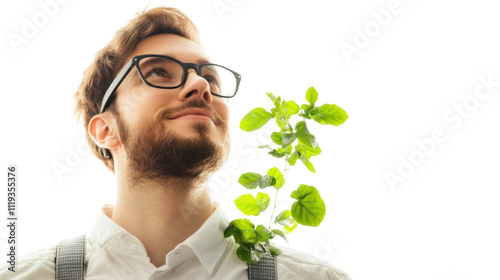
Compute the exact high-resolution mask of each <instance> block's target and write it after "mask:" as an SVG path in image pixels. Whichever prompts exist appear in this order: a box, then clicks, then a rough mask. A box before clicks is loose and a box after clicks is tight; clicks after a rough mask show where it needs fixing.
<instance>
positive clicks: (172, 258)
mask: <svg viewBox="0 0 500 280" xmlns="http://www.w3.org/2000/svg"><path fill="white" fill-rule="evenodd" d="M214 208H215V211H214V213H213V214H212V215H211V216H210V217H209V218H208V219H207V220H206V221H205V223H203V225H202V226H201V227H200V228H199V229H198V230H197V231H196V232H195V233H194V234H193V235H191V236H190V237H188V239H186V240H185V241H184V242H182V243H180V244H179V245H177V246H176V247H175V249H174V250H172V251H171V252H170V253H168V254H167V256H166V263H167V265H168V266H169V267H173V266H176V265H178V264H180V263H181V262H183V261H185V260H187V259H188V258H190V257H192V254H186V253H184V252H186V251H191V252H192V253H193V254H194V255H195V256H196V257H197V258H198V260H199V261H200V263H201V265H202V266H203V268H204V269H205V270H206V271H207V272H208V273H209V274H210V275H213V274H214V272H215V270H216V269H217V267H218V263H219V262H220V259H221V258H222V257H223V255H224V253H225V251H226V248H227V246H228V243H229V240H228V239H227V238H224V236H223V232H224V230H225V228H226V227H227V225H228V224H229V219H228V217H227V215H226V213H225V211H224V209H223V208H222V207H221V206H220V205H219V204H218V203H214ZM112 212H113V206H112V205H110V204H106V205H104V206H103V207H102V209H101V211H100V213H99V215H98V216H97V219H96V220H95V222H94V225H93V226H92V227H91V229H90V231H89V232H88V234H87V237H88V239H89V241H90V244H89V245H90V247H91V248H93V247H95V246H96V247H97V248H95V249H98V248H99V249H105V250H109V251H114V252H117V253H120V254H126V255H131V256H134V257H135V258H137V257H138V256H144V257H145V258H146V259H147V261H148V262H149V257H148V256H147V252H146V249H145V248H144V246H143V245H142V243H141V241H140V240H139V239H138V238H137V237H135V236H134V235H132V234H131V233H129V232H128V231H127V230H125V229H124V228H122V227H121V226H119V225H118V224H116V223H115V222H114V221H113V220H111V218H110V217H111V213H112ZM186 249H189V250H186ZM181 253H182V255H184V256H185V258H179V257H178V255H179V254H181ZM189 255H191V256H189Z"/></svg>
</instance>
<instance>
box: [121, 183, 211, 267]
mask: <svg viewBox="0 0 500 280" xmlns="http://www.w3.org/2000/svg"><path fill="white" fill-rule="evenodd" d="M116 175H117V177H118V194H117V200H116V203H115V206H114V209H113V214H112V217H111V219H112V220H113V221H114V222H116V223H117V224H118V225H120V226H121V227H123V228H124V229H126V230H127V231H128V232H130V233H131V234H132V235H134V236H135V237H137V238H138V239H139V240H140V241H141V242H142V244H143V245H144V247H145V248H146V251H147V253H148V256H149V257H150V259H151V263H152V264H154V265H155V266H156V267H160V266H162V265H164V264H165V257H166V255H167V254H168V253H169V252H170V251H172V250H173V249H174V248H175V246H177V245H178V244H180V243H181V242H183V241H184V240H186V239H187V238H188V237H189V236H191V235H192V234H194V233H195V232H196V231H197V230H198V229H199V228H200V227H201V225H202V224H203V223H204V222H205V221H206V220H207V219H208V218H209V217H210V215H212V213H213V212H214V206H213V202H212V200H211V198H210V192H209V189H208V184H206V183H205V182H199V181H198V180H194V179H166V180H162V181H147V180H144V181H141V182H136V183H134V184H133V185H131V184H130V182H129V181H128V180H126V178H125V177H121V176H118V175H119V174H116Z"/></svg>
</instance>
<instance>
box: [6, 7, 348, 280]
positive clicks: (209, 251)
mask: <svg viewBox="0 0 500 280" xmlns="http://www.w3.org/2000/svg"><path fill="white" fill-rule="evenodd" d="M239 80H240V76H239V74H238V73H237V72H235V71H233V70H230V69H228V68H226V67H224V66H220V65H216V64H212V63H211V62H210V61H209V59H208V58H207V56H206V54H205V53H204V51H203V49H202V47H201V46H200V41H199V37H198V32H197V29H196V27H195V26H194V24H193V23H192V22H191V21H190V20H189V19H188V18H187V17H186V16H185V15H184V14H183V13H182V12H180V11H179V10H176V9H172V8H155V9H151V10H149V11H145V12H143V13H142V14H140V15H139V16H138V17H136V18H135V19H133V20H132V21H131V22H130V23H129V24H127V25H126V26H125V27H123V28H122V29H121V30H119V31H118V32H117V34H116V36H115V38H114V39H113V40H112V41H111V42H110V43H109V44H108V45H107V46H106V47H104V49H102V50H101V51H100V52H99V53H98V54H97V56H96V59H95V61H94V62H93V63H92V64H91V66H90V67H89V68H88V69H87V70H86V72H85V74H84V78H83V81H82V83H81V85H80V87H79V89H78V92H77V93H76V95H75V97H76V101H77V107H76V113H77V114H78V115H80V116H81V117H82V118H83V120H84V123H85V126H86V132H87V140H88V143H89V145H90V147H91V149H92V151H93V152H94V154H95V155H96V156H97V157H98V158H99V159H101V160H102V161H103V162H104V164H105V165H106V166H107V167H108V168H109V169H110V170H111V171H112V172H113V173H114V174H115V176H116V179H117V199H116V203H115V205H114V206H111V205H105V206H104V207H103V209H102V213H101V214H100V215H99V216H98V218H97V220H96V222H95V225H94V226H93V228H91V229H90V231H89V232H88V233H87V234H86V236H85V239H84V240H85V249H84V252H85V258H84V263H85V266H84V267H85V268H84V270H85V277H86V278H88V279H248V272H247V271H248V266H247V264H246V263H243V262H241V261H240V260H239V259H238V258H237V257H236V254H235V249H236V244H235V243H234V241H233V239H232V238H229V239H224V237H223V235H222V232H223V230H224V229H225V228H226V227H227V225H228V219H227V217H226V215H225V213H224V211H223V209H222V208H221V207H219V206H218V204H217V203H214V202H212V200H211V198H210V194H209V188H208V185H207V182H208V179H209V177H210V175H211V174H213V172H215V171H216V170H217V169H218V168H220V167H221V165H222V164H223V163H224V161H225V160H226V158H227V156H228V152H229V143H230V140H229V134H228V117H229V109H228V106H227V103H226V100H227V98H230V97H233V96H234V95H235V94H236V92H237V90H238V86H239ZM56 250H57V247H56V246H53V247H50V248H46V249H43V250H39V251H37V252H34V253H32V254H30V255H29V256H26V257H25V258H24V259H21V261H20V262H19V263H18V264H17V266H16V272H15V273H13V272H10V271H8V270H7V269H6V268H4V269H3V270H0V278H1V279H54V277H55V264H54V259H55V258H56ZM283 251H284V252H283V253H282V254H281V255H280V256H279V257H278V259H277V272H278V277H279V278H280V279H335V280H336V279H349V278H348V276H347V275H345V274H344V273H342V272H340V271H339V270H337V269H335V268H333V267H331V266H330V265H328V264H325V263H323V262H320V261H319V260H317V259H315V258H312V257H310V256H307V255H305V254H302V253H298V252H295V251H292V250H288V249H286V248H284V249H283ZM58 258H59V255H58Z"/></svg>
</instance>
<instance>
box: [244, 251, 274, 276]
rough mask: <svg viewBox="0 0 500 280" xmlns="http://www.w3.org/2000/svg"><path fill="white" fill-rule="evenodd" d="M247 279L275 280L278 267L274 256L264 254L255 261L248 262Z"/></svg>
mask: <svg viewBox="0 0 500 280" xmlns="http://www.w3.org/2000/svg"><path fill="white" fill-rule="evenodd" d="M248 279H249V280H276V279H278V269H277V261H276V258H273V257H270V256H266V255H264V256H263V257H262V258H261V259H260V261H258V262H256V263H248Z"/></svg>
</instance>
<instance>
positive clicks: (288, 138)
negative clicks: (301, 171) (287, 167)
mask: <svg viewBox="0 0 500 280" xmlns="http://www.w3.org/2000/svg"><path fill="white" fill-rule="evenodd" d="M295 139H297V135H296V134H295V133H284V134H283V137H282V147H283V148H285V147H287V146H288V145H290V144H292V143H293V142H294V141H295Z"/></svg>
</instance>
